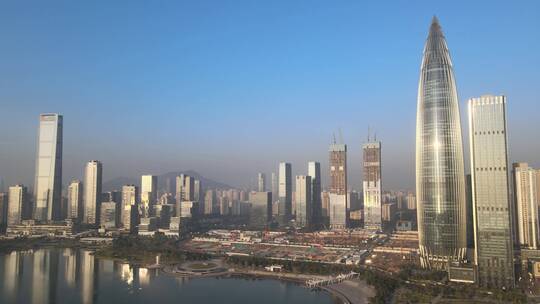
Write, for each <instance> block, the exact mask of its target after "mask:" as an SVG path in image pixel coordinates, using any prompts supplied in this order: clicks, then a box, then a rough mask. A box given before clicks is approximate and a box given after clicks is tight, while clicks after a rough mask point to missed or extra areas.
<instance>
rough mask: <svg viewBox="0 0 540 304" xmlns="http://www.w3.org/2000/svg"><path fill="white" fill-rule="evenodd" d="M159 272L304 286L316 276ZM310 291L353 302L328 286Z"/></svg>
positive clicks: (345, 301)
mask: <svg viewBox="0 0 540 304" xmlns="http://www.w3.org/2000/svg"><path fill="white" fill-rule="evenodd" d="M160 271H161V272H163V273H164V274H166V275H171V276H176V277H183V278H187V279H205V278H236V279H255V280H265V279H269V280H275V281H282V282H289V283H293V284H296V285H298V286H301V287H305V288H307V287H306V286H305V282H306V279H308V278H316V277H317V276H314V275H308V274H289V275H287V274H285V275H284V274H278V273H271V272H268V273H264V272H262V271H261V272H256V273H254V272H249V271H243V270H232V271H224V272H216V273H205V274H181V273H174V272H168V271H165V270H164V269H163V268H162V269H160ZM295 275H296V276H305V278H300V277H294V276H295ZM309 289H310V290H311V291H323V292H325V293H327V294H328V295H330V296H331V297H332V298H334V299H337V300H338V301H339V302H340V304H354V303H352V302H351V300H350V299H349V298H348V297H347V295H345V294H344V293H343V292H341V291H338V290H335V289H332V288H329V287H328V286H319V287H317V288H309Z"/></svg>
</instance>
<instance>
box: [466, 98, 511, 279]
mask: <svg viewBox="0 0 540 304" xmlns="http://www.w3.org/2000/svg"><path fill="white" fill-rule="evenodd" d="M506 138H507V133H506V98H505V97H504V96H482V97H480V98H473V99H470V100H469V142H470V150H471V185H472V187H471V191H472V195H471V197H472V205H473V208H472V209H473V215H474V216H473V222H474V224H475V225H474V232H475V233H474V240H475V242H474V243H475V254H474V257H475V259H474V260H475V265H476V268H477V271H478V275H477V278H478V283H479V284H480V285H481V286H484V287H498V288H502V287H506V288H510V287H514V262H513V257H514V248H513V243H514V242H513V240H512V235H513V234H512V224H511V223H512V219H511V214H512V212H511V210H512V206H511V204H510V195H509V189H508V172H509V170H508V152H507V140H506Z"/></svg>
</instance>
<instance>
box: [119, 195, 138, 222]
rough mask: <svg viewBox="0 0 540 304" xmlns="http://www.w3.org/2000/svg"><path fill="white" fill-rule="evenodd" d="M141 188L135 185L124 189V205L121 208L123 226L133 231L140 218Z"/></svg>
mask: <svg viewBox="0 0 540 304" xmlns="http://www.w3.org/2000/svg"><path fill="white" fill-rule="evenodd" d="M138 200H139V188H138V187H137V186H135V185H125V186H123V187H122V205H121V207H120V221H121V226H122V227H123V228H124V229H126V230H133V229H134V228H135V226H136V225H137V223H138V218H139V201H138Z"/></svg>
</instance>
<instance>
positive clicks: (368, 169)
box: [362, 138, 382, 231]
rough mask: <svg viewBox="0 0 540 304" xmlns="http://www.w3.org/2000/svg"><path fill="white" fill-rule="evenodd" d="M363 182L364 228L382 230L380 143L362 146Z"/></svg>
mask: <svg viewBox="0 0 540 304" xmlns="http://www.w3.org/2000/svg"><path fill="white" fill-rule="evenodd" d="M362 150H363V151H364V153H363V154H364V155H363V161H364V162H363V168H364V170H363V182H362V186H363V189H364V227H365V228H367V229H372V230H379V231H380V230H382V213H381V212H382V211H381V210H382V209H381V207H382V185H381V184H382V183H381V175H382V174H381V142H380V141H376V140H375V141H373V142H370V141H369V138H368V142H367V143H365V144H364V146H363V148H362Z"/></svg>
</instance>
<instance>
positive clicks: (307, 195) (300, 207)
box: [294, 175, 313, 227]
mask: <svg viewBox="0 0 540 304" xmlns="http://www.w3.org/2000/svg"><path fill="white" fill-rule="evenodd" d="M294 194H295V202H296V225H297V227H308V226H310V225H311V224H312V222H311V221H312V206H313V201H312V198H311V194H312V192H311V177H310V176H305V175H297V176H296V190H295V193H294Z"/></svg>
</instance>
